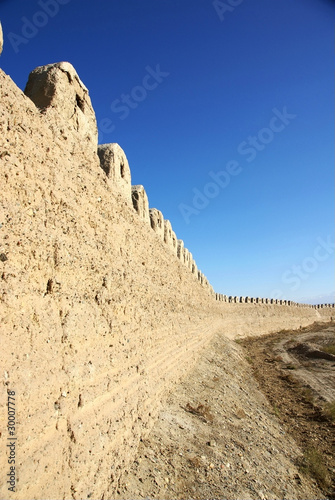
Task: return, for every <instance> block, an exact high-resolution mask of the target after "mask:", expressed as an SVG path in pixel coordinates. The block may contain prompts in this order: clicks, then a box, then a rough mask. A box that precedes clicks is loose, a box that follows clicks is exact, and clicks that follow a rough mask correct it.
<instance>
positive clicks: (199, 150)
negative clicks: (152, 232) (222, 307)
mask: <svg viewBox="0 0 335 500" xmlns="http://www.w3.org/2000/svg"><path fill="white" fill-rule="evenodd" d="M41 13H42V14H41ZM334 14H335V2H332V1H327V0H294V1H292V0H281V1H280V2H275V1H273V0H242V1H239V0H221V1H218V0H216V2H213V1H211V0H182V1H181V0H179V1H177V0H141V1H139V0H96V1H94V2H93V1H84V0H48V1H47V0H40V1H35V0H31V1H30V0H29V1H27V0H2V1H1V0H0V19H1V21H2V24H3V31H4V39H5V46H4V52H3V54H2V56H1V60H0V64H1V67H2V69H3V70H4V71H5V72H6V73H8V74H9V75H10V76H11V77H12V78H13V80H14V81H15V82H16V83H17V85H18V86H19V87H21V88H24V86H25V83H26V80H27V77H28V74H29V72H30V71H31V70H32V69H34V68H35V67H36V66H40V65H44V64H49V63H53V62H58V61H69V62H71V63H72V64H73V65H74V67H75V68H76V70H77V71H78V74H79V76H80V78H81V79H82V80H83V82H84V83H85V85H86V86H87V87H88V89H89V91H90V95H91V99H92V102H93V106H94V108H95V111H96V115H97V121H98V126H99V131H100V138H99V142H100V143H102V142H117V143H119V144H120V146H121V147H122V148H123V149H124V150H125V152H126V155H127V157H128V160H129V164H130V167H131V172H132V183H133V184H143V185H144V186H145V188H146V191H147V193H148V197H149V203H150V206H151V207H156V208H159V209H160V210H161V211H162V212H163V214H164V216H165V218H168V219H170V220H171V222H172V226H173V228H174V230H175V231H176V233H177V236H178V237H179V238H181V239H183V240H184V242H185V245H186V246H187V247H188V248H189V250H190V251H191V252H192V253H193V255H194V257H195V259H196V261H197V264H198V266H199V267H200V268H201V269H202V271H203V272H204V273H205V274H206V276H207V277H208V279H209V281H210V282H211V283H212V285H213V286H214V288H215V290H216V291H217V292H221V293H226V294H228V295H249V296H260V297H269V296H274V295H276V294H277V295H278V296H283V297H284V298H288V299H293V300H300V299H304V300H309V299H311V298H313V297H318V298H320V300H322V299H321V296H324V295H326V294H328V295H329V294H330V293H332V292H333V291H334V288H335V287H334V219H333V217H334V191H333V189H334V188H333V185H334V172H333V165H334V152H333V136H334V123H333V109H334V94H333V82H334V78H333V66H334V65H333V50H334V49H333V46H334V30H333V23H334V17H335V15H334ZM36 25H37V26H36ZM218 172H220V174H219V176H217V174H218ZM199 193H200V194H199ZM328 300H330V298H329V297H328Z"/></svg>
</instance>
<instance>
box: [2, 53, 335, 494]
mask: <svg viewBox="0 0 335 500" xmlns="http://www.w3.org/2000/svg"><path fill="white" fill-rule="evenodd" d="M0 104H1V106H0V178H1V186H2V196H1V212H0V223H1V227H0V231H1V233H0V235H1V241H0V244H1V247H0V297H1V301H0V329H1V345H2V349H1V352H0V366H1V367H2V371H1V382H2V387H3V389H4V390H3V391H2V393H1V408H3V409H4V408H5V407H6V397H7V394H6V391H7V390H14V391H15V393H16V401H17V419H18V420H17V421H18V425H17V432H18V435H19V441H18V443H19V444H18V450H19V454H18V463H17V491H16V493H13V494H12V493H11V496H10V497H9V496H8V494H7V493H8V491H7V488H6V485H5V484H4V483H1V486H0V497H1V498H17V499H27V498H29V499H34V498H36V499H41V498H49V499H54V500H59V499H60V498H70V497H72V498H75V499H83V498H89V497H90V498H113V492H115V489H116V488H117V485H118V479H119V478H120V475H121V474H122V473H124V471H125V470H126V469H127V466H128V464H129V462H130V461H131V459H132V458H133V456H134V454H135V451H136V448H137V446H138V443H139V440H140V439H141V438H143V437H145V435H146V434H147V433H148V432H149V430H150V428H151V426H152V425H153V423H154V420H155V416H156V414H157V411H158V409H159V406H160V404H161V401H162V400H163V399H164V398H165V397H166V394H167V391H168V390H169V389H170V388H171V387H172V385H173V384H175V383H176V382H177V381H178V380H179V378H180V377H181V376H183V375H184V374H185V373H187V370H189V369H191V368H192V366H193V365H194V363H195V362H196V359H197V357H198V356H199V353H201V349H204V348H205V346H206V344H207V343H208V342H209V340H210V339H211V338H212V336H213V334H214V333H215V332H216V331H221V332H222V333H223V334H227V335H230V336H235V335H240V334H243V335H256V334H263V333H269V332H273V331H276V330H279V329H281V328H285V327H290V328H295V327H299V326H305V325H307V324H309V323H312V322H313V321H317V320H319V321H327V320H329V319H330V318H331V315H332V314H333V312H332V309H331V308H329V307H320V308H319V309H314V308H310V307H291V306H292V304H291V305H289V304H287V303H285V304H284V303H282V304H277V303H271V301H270V303H269V301H268V302H265V303H264V299H262V300H263V302H261V299H258V300H257V299H253V302H252V303H251V299H244V301H242V304H241V300H240V301H239V303H237V302H238V301H237V299H236V300H235V298H231V299H232V300H229V298H228V300H225V299H224V300H223V299H222V297H225V296H220V295H219V296H216V295H215V294H214V292H213V290H212V288H211V286H210V284H209V283H208V280H207V279H206V277H205V276H204V275H203V273H202V272H201V271H199V270H198V269H197V266H196V263H195V262H194V260H193V257H192V255H191V254H190V252H189V251H188V250H187V249H185V248H184V246H183V244H182V242H181V240H178V239H177V237H176V235H175V233H174V231H173V229H172V227H171V224H170V222H169V221H168V220H164V217H163V214H162V213H161V212H160V211H159V210H158V209H150V208H149V202H148V199H147V196H146V194H145V190H144V188H143V186H131V170H130V168H129V165H128V161H127V158H126V155H125V153H124V151H123V150H122V149H121V147H120V146H118V145H117V144H108V145H100V146H99V147H98V144H97V128H96V121H95V115H94V111H93V109H92V106H91V102H90V98H89V93H88V90H87V89H86V87H85V86H84V84H83V83H82V82H81V81H80V79H79V77H78V75H77V74H76V72H75V70H74V68H73V67H72V66H71V65H70V64H68V63H59V64H55V65H49V66H44V67H42V68H37V69H36V70H35V71H34V72H33V73H32V74H31V75H30V77H29V80H28V84H27V87H26V95H25V94H24V93H23V92H21V91H20V90H19V89H18V88H17V87H16V85H15V84H14V83H13V82H12V80H11V79H10V78H9V77H8V76H7V75H6V74H5V73H4V72H3V71H2V70H0ZM171 256H173V258H171ZM220 297H221V298H220ZM215 299H217V300H215ZM265 300H268V299H265ZM1 418H2V419H4V418H5V414H4V413H2V414H1ZM6 439H7V435H6V433H5V432H4V433H2V434H1V436H0V445H1V449H2V450H4V449H6V448H5V446H6V445H5V442H6ZM7 465H8V464H7V458H6V456H5V454H1V456H0V468H1V470H3V471H6V470H7Z"/></svg>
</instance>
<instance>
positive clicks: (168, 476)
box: [117, 323, 335, 500]
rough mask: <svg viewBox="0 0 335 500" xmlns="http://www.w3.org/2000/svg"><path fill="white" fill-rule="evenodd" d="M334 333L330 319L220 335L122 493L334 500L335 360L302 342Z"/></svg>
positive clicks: (164, 413)
mask: <svg viewBox="0 0 335 500" xmlns="http://www.w3.org/2000/svg"><path fill="white" fill-rule="evenodd" d="M334 335H335V327H334V324H333V323H330V324H323V325H322V324H315V325H313V326H310V327H307V328H304V329H299V330H296V331H283V332H280V333H278V334H271V335H268V336H265V337H260V338H247V339H244V340H242V339H239V338H237V339H236V340H235V341H234V340H229V339H227V338H226V337H225V336H224V335H222V334H217V335H216V336H215V338H214V339H213V341H212V342H211V343H210V345H209V346H208V347H207V348H206V350H205V351H204V352H203V355H202V356H201V357H200V359H199V363H198V365H197V367H196V368H195V369H194V370H193V371H192V373H191V374H190V375H189V376H188V378H187V379H185V380H183V381H182V383H181V384H180V385H179V386H178V387H177V388H176V389H175V390H174V391H173V392H171V393H170V395H169V398H168V400H167V402H166V404H165V405H164V406H163V408H162V410H161V411H160V414H159V418H158V420H157V423H156V424H155V427H154V429H153V430H152V432H151V434H150V435H149V436H148V437H147V439H145V440H144V441H143V442H142V443H141V444H140V447H139V449H138V453H137V456H136V459H135V462H134V464H133V465H132V467H131V468H130V469H129V470H128V471H127V472H126V473H125V475H124V476H123V478H122V480H121V481H120V483H119V489H118V497H117V498H119V499H122V498H127V499H133V498H157V499H164V498H166V499H174V498H178V499H184V498H185V499H186V498H195V499H199V500H200V499H204V498H206V499H218V498H227V499H236V500H238V499H242V498H243V499H245V498H248V499H255V500H256V499H269V500H270V499H273V500H275V499H279V498H282V499H287V500H288V499H290V500H292V499H297V500H298V499H301V500H307V499H309V500H312V499H314V500H316V499H321V498H334V477H335V474H334V473H335V460H334V454H333V452H334V428H335V426H334V415H331V414H330V413H329V408H330V403H334V400H335V384H334V366H335V362H334V359H332V358H331V356H330V357H329V358H328V359H322V357H321V355H320V356H319V357H315V353H314V357H312V358H311V357H308V356H307V357H306V356H304V354H301V348H298V349H297V346H301V344H302V343H304V344H305V343H307V342H308V344H310V345H313V346H317V347H315V350H317V349H320V351H319V352H323V351H322V349H323V348H325V347H327V346H331V345H332V346H334V340H335V337H334ZM326 351H327V349H326ZM325 357H326V358H327V356H325Z"/></svg>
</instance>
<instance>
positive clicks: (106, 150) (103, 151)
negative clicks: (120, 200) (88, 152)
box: [98, 143, 132, 204]
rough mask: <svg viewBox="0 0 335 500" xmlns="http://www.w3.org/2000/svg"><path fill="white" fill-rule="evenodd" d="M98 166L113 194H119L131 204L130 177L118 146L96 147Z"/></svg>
mask: <svg viewBox="0 0 335 500" xmlns="http://www.w3.org/2000/svg"><path fill="white" fill-rule="evenodd" d="M98 156H99V158H100V165H101V168H102V169H103V171H104V172H105V173H106V175H107V178H108V179H109V180H110V182H111V186H112V189H113V188H114V190H115V193H116V194H117V193H121V194H122V195H123V196H124V199H125V200H126V201H127V202H128V203H129V204H131V203H132V197H131V175H130V168H129V164H128V160H127V157H126V155H125V152H124V151H123V149H122V148H120V146H119V145H118V144H115V143H113V144H101V145H99V146H98Z"/></svg>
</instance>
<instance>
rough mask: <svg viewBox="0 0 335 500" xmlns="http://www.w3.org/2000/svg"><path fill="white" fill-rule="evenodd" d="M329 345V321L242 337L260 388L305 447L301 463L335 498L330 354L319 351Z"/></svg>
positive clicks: (333, 338)
mask: <svg viewBox="0 0 335 500" xmlns="http://www.w3.org/2000/svg"><path fill="white" fill-rule="evenodd" d="M334 344H335V326H334V324H333V323H332V324H329V323H328V324H314V325H312V326H310V327H307V328H304V329H302V330H300V331H283V332H280V333H278V334H275V335H268V336H265V337H262V338H258V339H247V340H243V341H242V345H243V346H244V348H245V351H246V356H248V360H249V362H250V363H251V365H252V367H253V374H254V376H255V377H256V379H257V380H258V382H259V385H260V387H261V388H262V391H263V392H264V394H265V395H266V397H267V399H268V400H269V402H270V404H271V405H272V406H273V408H274V409H275V412H276V414H277V416H278V418H279V419H280V421H281V422H282V423H283V425H284V427H285V429H286V430H287V432H289V433H290V434H291V436H293V438H294V440H295V441H296V442H297V444H298V445H299V447H300V448H301V449H302V450H303V452H304V455H305V458H304V461H303V462H302V466H303V468H304V469H305V470H306V471H307V472H309V473H310V474H312V475H313V476H314V477H315V478H316V479H317V481H318V483H319V486H320V487H321V488H322V490H323V492H324V494H326V495H327V496H328V498H335V447H334V445H335V432H334V431H335V422H334V417H335V415H334V411H335V408H334V402H335V369H334V368H335V356H331V355H330V356H326V357H328V359H322V356H323V354H324V353H323V349H325V347H327V346H328V347H329V346H331V345H332V346H334ZM326 350H327V349H326ZM331 403H332V418H331V415H329V407H330V404H331Z"/></svg>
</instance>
